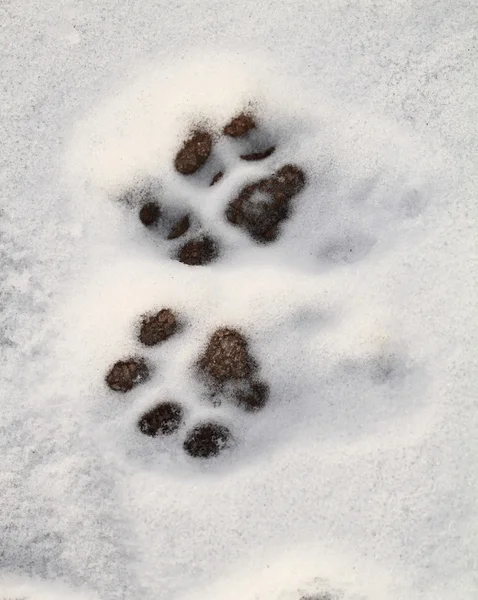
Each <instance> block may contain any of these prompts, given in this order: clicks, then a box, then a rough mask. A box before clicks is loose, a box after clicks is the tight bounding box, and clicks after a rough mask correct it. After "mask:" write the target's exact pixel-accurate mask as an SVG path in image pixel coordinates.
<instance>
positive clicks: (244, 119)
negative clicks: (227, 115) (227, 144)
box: [223, 113, 256, 138]
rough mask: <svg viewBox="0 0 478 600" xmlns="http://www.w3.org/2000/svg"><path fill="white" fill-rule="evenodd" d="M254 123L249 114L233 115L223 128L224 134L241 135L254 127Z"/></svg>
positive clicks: (234, 136)
mask: <svg viewBox="0 0 478 600" xmlns="http://www.w3.org/2000/svg"><path fill="white" fill-rule="evenodd" d="M255 126H256V123H255V121H254V119H253V117H252V116H251V115H248V114H246V113H241V114H240V115H238V116H237V117H234V118H233V119H232V120H231V121H230V122H229V123H228V124H227V125H226V126H225V127H224V129H223V133H224V135H227V136H229V137H233V138H236V137H242V136H243V135H246V133H248V132H249V131H250V130H251V129H254V127H255Z"/></svg>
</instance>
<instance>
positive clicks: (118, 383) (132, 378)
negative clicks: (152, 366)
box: [105, 358, 149, 392]
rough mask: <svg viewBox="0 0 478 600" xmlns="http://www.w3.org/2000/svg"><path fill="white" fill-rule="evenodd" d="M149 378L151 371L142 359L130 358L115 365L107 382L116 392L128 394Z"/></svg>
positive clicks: (107, 377) (108, 375)
mask: <svg viewBox="0 0 478 600" xmlns="http://www.w3.org/2000/svg"><path fill="white" fill-rule="evenodd" d="M148 377H149V369H148V366H147V364H146V362H145V361H144V360H143V359H142V358H128V359H127V360H120V361H118V362H117V363H115V364H114V365H113V367H112V368H111V370H110V371H109V373H108V374H107V375H106V378H105V381H106V383H107V385H108V386H109V387H110V388H111V389H112V390H114V391H115V392H128V391H129V390H131V389H133V388H134V387H135V386H136V385H138V384H140V383H143V382H144V381H146V380H147V379H148Z"/></svg>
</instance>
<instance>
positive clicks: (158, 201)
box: [121, 112, 306, 266]
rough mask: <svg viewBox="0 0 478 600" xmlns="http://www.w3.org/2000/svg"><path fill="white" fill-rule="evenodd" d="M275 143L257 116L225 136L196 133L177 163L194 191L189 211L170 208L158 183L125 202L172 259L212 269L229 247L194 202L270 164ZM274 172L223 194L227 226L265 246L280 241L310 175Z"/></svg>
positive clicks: (243, 117)
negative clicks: (242, 170) (240, 171)
mask: <svg viewBox="0 0 478 600" xmlns="http://www.w3.org/2000/svg"><path fill="white" fill-rule="evenodd" d="M269 138H270V136H269V134H267V133H266V132H265V131H264V128H262V127H261V126H260V125H259V122H258V119H257V117H256V116H255V115H254V114H253V113H252V112H242V113H240V114H238V115H237V116H235V117H234V118H233V119H231V121H230V122H229V123H226V124H225V125H224V126H223V128H222V130H221V131H215V130H213V129H212V128H211V129H207V128H206V127H204V126H201V127H196V128H193V129H192V131H191V133H190V134H189V135H188V136H187V138H186V139H185V140H184V141H183V143H182V145H181V147H180V148H179V150H178V151H177V154H176V156H175V157H174V160H173V164H174V170H175V172H176V173H177V174H178V175H179V176H180V177H182V178H183V185H184V186H189V187H188V188H187V189H188V194H187V195H190V196H191V197H190V199H189V202H187V204H189V210H183V212H181V211H180V210H178V209H177V208H173V207H174V206H175V203H174V202H167V203H166V202H164V201H163V200H164V197H165V194H167V192H166V191H165V190H163V189H162V188H161V186H160V185H159V183H158V182H154V181H149V182H148V183H143V184H142V185H141V186H139V187H137V188H134V189H130V190H128V192H126V193H125V194H124V195H123V197H122V198H121V200H122V201H123V202H124V203H125V204H126V205H128V206H130V207H131V208H133V209H135V210H136V211H137V214H138V217H139V220H140V221H141V223H142V224H143V226H144V227H146V228H147V229H148V230H149V231H150V232H151V234H152V235H153V236H156V237H159V238H161V239H162V240H163V241H164V242H167V244H166V245H169V248H168V250H167V251H168V252H169V255H170V256H171V258H173V259H175V260H177V261H179V262H181V263H183V264H186V265H190V266H202V265H207V264H210V263H212V262H214V261H215V260H216V259H218V258H219V257H220V256H221V254H222V252H223V251H224V250H225V247H226V246H227V242H226V240H225V239H224V236H221V234H220V233H218V232H216V233H214V232H212V231H211V230H212V229H214V223H213V222H212V221H211V219H204V218H201V216H200V215H198V214H196V213H195V211H194V209H193V208H192V205H193V204H194V198H193V196H194V195H195V194H196V193H197V192H198V190H201V189H202V187H204V186H205V187H206V188H207V187H213V186H216V185H217V184H219V183H220V184H221V185H222V184H223V183H224V182H225V180H227V178H228V176H229V175H233V174H234V171H235V170H237V168H238V166H239V165H240V164H247V163H254V162H263V161H266V159H268V158H269V157H270V156H271V155H273V154H274V152H275V150H276V146H275V145H273V144H271V140H270V139H269ZM269 171H270V173H269V175H268V176H266V177H259V178H257V177H256V178H253V179H252V180H251V179H250V176H249V177H248V176H247V175H246V177H245V179H246V181H245V182H244V185H242V187H240V189H239V190H236V189H235V187H234V186H229V189H228V186H223V188H222V189H223V200H222V202H223V207H222V211H221V213H222V222H223V223H226V224H227V225H228V226H230V227H234V228H237V229H240V230H241V231H242V232H243V233H244V234H245V235H246V236H248V237H249V238H250V239H251V240H253V241H254V242H257V243H262V244H267V243H271V242H273V241H275V240H276V239H277V238H278V237H279V235H280V232H281V227H282V225H283V222H284V221H286V220H287V219H288V218H289V217H290V216H291V214H292V211H293V201H294V199H295V197H296V196H297V195H298V194H299V193H300V192H301V191H302V189H303V188H304V187H305V185H306V175H305V172H304V170H303V169H302V168H301V167H299V166H297V165H295V164H283V165H282V166H280V167H279V168H276V169H269ZM176 206H177V203H176Z"/></svg>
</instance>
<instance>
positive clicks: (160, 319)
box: [139, 308, 179, 346]
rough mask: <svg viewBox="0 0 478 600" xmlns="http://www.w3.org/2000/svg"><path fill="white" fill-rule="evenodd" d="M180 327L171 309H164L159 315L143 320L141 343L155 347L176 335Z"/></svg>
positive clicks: (140, 333) (140, 335)
mask: <svg viewBox="0 0 478 600" xmlns="http://www.w3.org/2000/svg"><path fill="white" fill-rule="evenodd" d="M178 326H179V323H178V319H177V317H176V315H175V314H174V312H173V311H172V310H171V309H169V308H163V309H162V310H160V311H159V312H158V313H157V314H155V315H153V316H150V317H145V318H144V319H143V321H142V323H141V329H140V332H139V341H140V342H141V343H142V344H144V345H145V346H155V345H156V344H159V343H160V342H164V341H165V340H167V339H168V338H170V337H171V336H172V335H173V334H174V333H176V331H177V329H178Z"/></svg>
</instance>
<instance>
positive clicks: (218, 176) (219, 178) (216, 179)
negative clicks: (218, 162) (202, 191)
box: [209, 171, 224, 187]
mask: <svg viewBox="0 0 478 600" xmlns="http://www.w3.org/2000/svg"><path fill="white" fill-rule="evenodd" d="M223 177H224V173H223V172H222V171H219V173H216V174H215V175H214V177H213V178H212V179H211V183H210V184H209V187H211V186H213V185H214V184H215V183H217V182H218V181H220V180H221V179H222V178H223Z"/></svg>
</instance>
